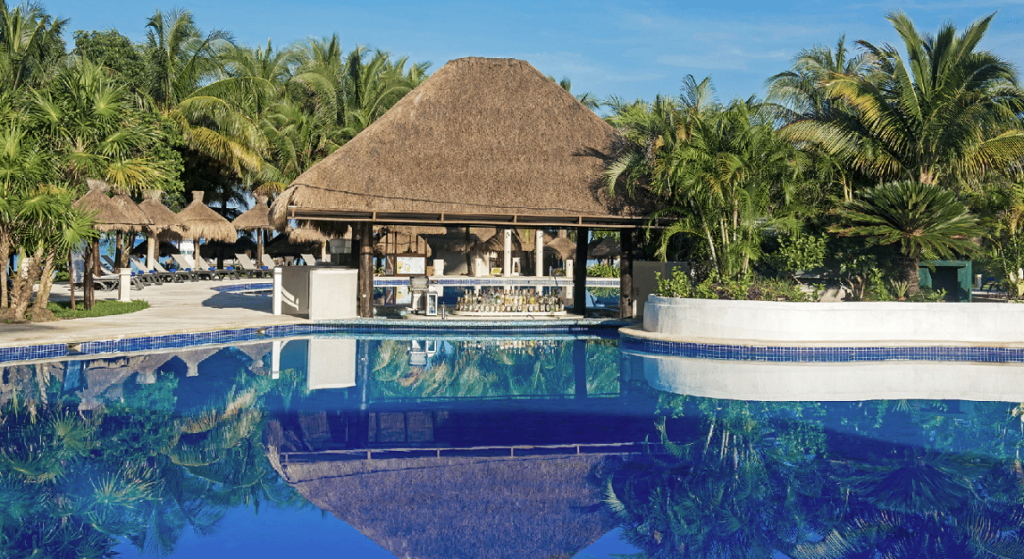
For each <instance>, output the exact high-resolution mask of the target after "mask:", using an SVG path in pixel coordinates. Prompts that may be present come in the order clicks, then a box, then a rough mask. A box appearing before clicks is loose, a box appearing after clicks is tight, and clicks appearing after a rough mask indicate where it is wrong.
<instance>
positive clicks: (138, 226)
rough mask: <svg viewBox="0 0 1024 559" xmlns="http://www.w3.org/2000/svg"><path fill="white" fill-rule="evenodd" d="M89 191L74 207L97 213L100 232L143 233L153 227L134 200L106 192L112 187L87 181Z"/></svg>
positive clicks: (94, 181)
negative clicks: (108, 194)
mask: <svg viewBox="0 0 1024 559" xmlns="http://www.w3.org/2000/svg"><path fill="white" fill-rule="evenodd" d="M86 184H88V185H89V191H88V192H86V193H85V195H84V196H82V197H81V198H79V199H78V200H76V201H75V202H74V204H72V206H74V207H76V208H80V209H84V210H86V211H89V212H93V213H95V220H96V224H95V227H96V229H98V230H100V231H104V232H107V231H141V230H142V229H143V228H145V227H148V226H150V225H152V223H153V222H152V220H150V219H149V217H147V216H146V214H145V213H143V212H142V210H140V209H139V207H138V206H136V205H135V203H134V202H132V199H131V198H129V197H127V196H125V195H123V194H119V195H117V196H115V197H113V198H111V197H109V196H107V194H106V192H107V190H109V189H110V185H109V184H107V183H105V182H103V181H101V180H95V179H86Z"/></svg>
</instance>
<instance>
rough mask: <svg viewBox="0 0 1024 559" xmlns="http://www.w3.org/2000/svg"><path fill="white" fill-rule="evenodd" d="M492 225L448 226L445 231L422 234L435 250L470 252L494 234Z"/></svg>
mask: <svg viewBox="0 0 1024 559" xmlns="http://www.w3.org/2000/svg"><path fill="white" fill-rule="evenodd" d="M494 231H495V230H494V228H491V227H448V228H447V229H446V230H445V232H444V233H430V234H424V235H421V236H422V237H423V240H425V241H426V242H427V245H429V246H430V248H431V250H432V251H434V252H440V251H443V252H469V251H471V250H473V247H474V246H476V245H477V243H480V242H483V241H484V240H486V239H488V238H490V237H491V236H492V235H494Z"/></svg>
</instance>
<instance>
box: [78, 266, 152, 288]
mask: <svg viewBox="0 0 1024 559" xmlns="http://www.w3.org/2000/svg"><path fill="white" fill-rule="evenodd" d="M100 271H101V272H103V275H102V276H95V275H94V276H93V280H92V281H94V282H95V281H96V279H97V278H101V279H106V280H107V281H108V282H109V281H111V280H110V278H114V279H113V280H112V281H113V284H114V286H113V287H111V289H113V288H115V287H117V285H118V284H119V283H121V275H120V274H118V273H117V272H115V271H113V270H111V269H109V268H105V267H103V266H100ZM128 277H129V278H131V282H132V287H135V288H138V289H145V287H146V284H147V283H148V282H147V281H146V280H143V279H142V278H141V277H139V276H137V275H136V274H135V273H134V272H132V273H131V275H129V276H128Z"/></svg>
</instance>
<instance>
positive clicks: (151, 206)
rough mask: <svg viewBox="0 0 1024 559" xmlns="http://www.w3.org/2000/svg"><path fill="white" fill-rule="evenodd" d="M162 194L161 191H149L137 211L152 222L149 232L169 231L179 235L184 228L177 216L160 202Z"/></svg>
mask: <svg viewBox="0 0 1024 559" xmlns="http://www.w3.org/2000/svg"><path fill="white" fill-rule="evenodd" d="M163 194H164V193H163V191H160V190H150V191H149V192H147V193H146V199H145V200H143V201H142V202H140V203H139V209H140V210H142V213H144V214H146V217H148V218H149V220H150V221H152V222H153V224H152V225H150V226H149V230H150V231H152V232H154V233H160V232H162V231H171V232H173V233H175V234H177V235H180V234H181V233H182V231H184V229H185V227H184V226H183V225H182V224H181V219H180V218H178V214H176V213H174V212H172V211H171V210H170V209H168V207H167V206H165V205H163V203H162V202H161V201H160V198H161V197H162V196H163Z"/></svg>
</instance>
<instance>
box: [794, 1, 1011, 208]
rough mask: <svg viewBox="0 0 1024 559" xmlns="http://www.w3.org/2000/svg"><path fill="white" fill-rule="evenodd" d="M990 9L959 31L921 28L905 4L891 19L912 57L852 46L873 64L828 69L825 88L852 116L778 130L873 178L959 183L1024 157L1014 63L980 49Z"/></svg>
mask: <svg viewBox="0 0 1024 559" xmlns="http://www.w3.org/2000/svg"><path fill="white" fill-rule="evenodd" d="M993 16H994V14H993V15H990V16H988V17H985V18H982V19H980V20H978V21H977V22H975V23H974V24H972V25H970V26H969V27H968V28H967V29H966V30H965V31H964V32H963V33H961V34H959V35H958V34H957V32H956V28H955V27H954V26H953V25H952V24H945V25H943V26H942V27H940V28H939V31H938V33H936V34H935V35H928V34H924V33H921V32H919V31H918V30H917V29H916V28H915V27H914V24H913V22H911V20H910V18H909V17H907V15H906V14H904V13H903V12H901V11H895V12H892V13H890V14H889V16H888V19H889V21H890V22H891V23H892V25H893V27H895V29H896V31H897V32H898V33H899V35H900V37H901V38H902V39H903V47H904V49H905V51H906V53H907V56H908V59H907V60H904V58H903V55H902V54H901V53H900V51H899V50H897V49H896V48H895V47H892V46H889V45H884V46H881V47H879V46H875V45H873V44H871V43H869V42H866V41H860V42H859V43H858V44H859V45H860V46H861V47H862V48H863V49H864V50H865V51H866V54H867V56H868V57H869V59H870V63H871V65H872V66H873V68H874V71H873V72H871V73H869V74H867V75H856V74H854V75H849V74H846V73H832V79H831V81H830V82H829V84H828V86H827V89H826V91H827V93H828V95H829V97H830V98H832V99H834V101H835V103H838V104H840V105H841V106H843V105H845V106H847V107H849V110H850V111H851V112H852V115H851V116H852V117H851V118H827V117H826V118H821V115H816V114H811V115H809V116H808V117H807V118H803V119H800V120H797V121H796V122H793V123H792V124H790V125H788V126H786V127H785V128H784V129H783V133H784V134H785V135H786V137H787V138H789V139H791V140H793V141H796V142H804V143H808V144H812V145H815V146H817V147H819V148H820V149H822V150H823V151H824V152H825V153H827V154H828V155H830V156H831V157H834V158H836V159H837V160H839V161H840V162H842V163H843V164H844V165H846V166H848V167H849V168H852V169H854V170H856V171H859V172H861V173H864V174H865V175H866V176H868V177H870V178H872V179H873V180H875V181H878V182H884V181H891V180H914V181H918V182H921V183H924V184H928V185H934V184H943V185H945V186H948V187H953V188H956V189H962V188H969V187H973V186H976V185H977V184H978V181H979V180H980V179H982V178H983V177H984V176H985V174H986V173H987V172H991V171H995V172H1003V171H1006V170H1007V169H1008V168H1010V167H1011V166H1013V165H1019V162H1020V160H1021V159H1022V158H1024V131H1022V130H1020V120H1019V116H1018V115H1019V114H1020V113H1021V111H1022V110H1024V94H1022V93H1021V91H1020V88H1019V86H1018V82H1017V76H1016V73H1015V71H1014V69H1013V66H1012V65H1011V64H1010V63H1008V62H1007V61H1005V60H1003V59H1001V58H999V57H998V56H996V55H994V54H992V53H990V52H988V51H979V50H977V46H978V43H979V42H980V41H981V39H982V38H983V37H984V35H985V32H986V31H987V29H988V27H989V24H990V22H991V21H992V17H993Z"/></svg>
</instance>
